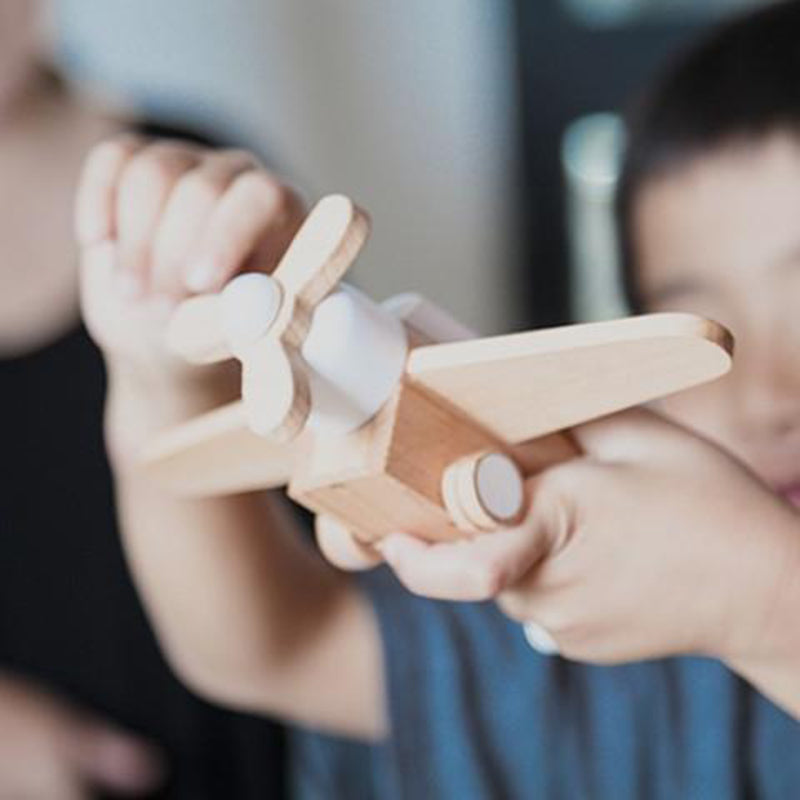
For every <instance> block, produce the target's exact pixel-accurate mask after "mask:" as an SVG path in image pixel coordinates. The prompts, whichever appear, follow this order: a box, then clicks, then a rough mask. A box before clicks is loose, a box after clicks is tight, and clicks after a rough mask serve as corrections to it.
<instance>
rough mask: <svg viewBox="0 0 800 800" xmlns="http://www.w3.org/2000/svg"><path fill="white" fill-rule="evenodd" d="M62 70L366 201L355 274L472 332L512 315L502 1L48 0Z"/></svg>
mask: <svg viewBox="0 0 800 800" xmlns="http://www.w3.org/2000/svg"><path fill="white" fill-rule="evenodd" d="M57 6H58V13H57V24H58V27H59V31H60V40H61V52H62V54H63V61H64V63H65V65H66V66H67V68H68V69H69V70H70V71H72V72H73V74H75V75H76V76H80V77H83V78H87V77H88V78H90V79H92V80H93V81H94V82H95V83H97V84H98V85H100V86H102V87H104V88H109V89H111V90H113V91H114V92H116V93H122V94H124V95H125V96H127V97H130V98H132V99H133V100H134V101H136V102H137V103H138V104H142V103H144V104H146V105H148V106H149V107H151V108H154V109H161V110H168V111H169V112H171V113H172V112H174V113H175V114H177V115H186V116H188V118H189V119H196V120H198V121H200V122H208V121H211V122H212V123H214V124H215V125H216V126H217V127H223V128H230V129H231V130H233V131H236V132H238V133H239V134H240V135H243V136H245V137H246V138H248V140H250V141H253V142H254V143H257V144H258V145H260V146H262V147H263V148H265V149H266V150H268V151H269V152H271V153H272V154H273V156H274V157H275V158H276V159H277V160H278V161H279V162H280V163H281V164H282V165H283V167H284V169H285V170H286V171H287V172H288V173H289V174H290V175H291V176H292V178H293V180H294V181H296V182H299V183H300V185H301V186H302V187H303V188H304V190H305V192H306V193H307V195H308V197H309V198H312V199H313V198H315V197H318V196H319V195H321V194H323V193H327V192H330V191H343V192H347V193H350V194H352V196H353V197H354V198H356V199H357V200H358V201H359V202H361V203H362V204H363V205H365V206H366V207H367V208H368V209H369V211H370V212H371V214H372V216H373V222H374V233H373V239H372V242H371V244H370V246H369V249H368V251H367V253H366V254H365V256H364V258H363V259H362V262H361V264H360V267H359V268H358V270H357V272H356V276H357V279H358V281H359V282H360V283H361V284H362V285H363V286H365V287H366V288H367V289H368V290H369V291H371V292H372V293H373V294H374V295H375V296H376V297H382V296H385V295H387V294H389V293H392V292H395V291H400V290H406V289H414V290H418V291H422V292H423V293H425V294H427V295H429V296H430V297H431V298H432V299H434V300H436V301H438V302H440V303H442V304H444V305H445V306H446V307H448V308H450V309H452V310H453V311H455V312H456V313H457V314H458V315H459V316H460V317H461V318H462V319H463V320H464V321H465V322H467V323H468V324H471V325H473V326H475V327H477V328H478V329H479V330H481V331H482V332H494V331H500V330H505V329H506V328H507V327H508V320H509V317H510V316H511V317H514V316H515V309H514V308H513V305H512V302H511V298H512V297H514V290H515V287H514V286H512V285H511V284H510V282H509V274H510V268H509V263H508V261H509V259H508V254H509V250H510V247H509V235H510V231H509V224H508V219H509V210H510V208H509V203H510V192H509V176H510V174H511V171H512V170H513V168H514V164H513V157H514V154H513V147H512V141H513V136H512V131H513V129H514V125H513V109H514V97H513V76H512V69H513V64H512V60H511V59H512V56H511V53H510V48H509V46H508V41H507V37H508V33H509V26H510V24H511V22H510V19H509V8H508V3H507V2H505V0H435V1H432V0H384V1H383V2H375V0H261V1H259V0H227V1H226V0H206V1H205V2H200V1H199V0H137V1H136V2H130V1H128V2H123V0H103V1H102V2H101V0H58V3H57Z"/></svg>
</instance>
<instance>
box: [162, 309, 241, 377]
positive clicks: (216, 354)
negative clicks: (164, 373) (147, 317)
mask: <svg viewBox="0 0 800 800" xmlns="http://www.w3.org/2000/svg"><path fill="white" fill-rule="evenodd" d="M221 316H222V309H221V298H220V296H219V295H218V294H201V295H198V296H197V297H192V298H190V299H188V300H184V301H183V302H182V303H181V304H180V305H179V306H178V307H177V308H176V309H175V312H174V313H173V315H172V318H171V319H170V321H169V324H168V325H167V331H166V335H165V343H166V347H167V350H169V352H170V353H172V354H173V355H176V356H179V357H180V358H182V359H183V360H184V361H187V362H188V363H190V364H214V363H216V362H217V361H225V360H227V359H229V358H232V353H231V351H230V348H229V347H228V345H227V343H226V342H225V338H224V336H223V333H222V320H221Z"/></svg>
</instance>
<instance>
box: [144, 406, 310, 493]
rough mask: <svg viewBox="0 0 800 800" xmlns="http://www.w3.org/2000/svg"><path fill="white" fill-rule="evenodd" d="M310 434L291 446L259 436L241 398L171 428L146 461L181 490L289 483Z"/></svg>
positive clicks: (164, 480)
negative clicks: (248, 423)
mask: <svg viewBox="0 0 800 800" xmlns="http://www.w3.org/2000/svg"><path fill="white" fill-rule="evenodd" d="M304 439H305V437H301V438H299V439H297V440H295V441H294V442H292V443H291V444H278V443H276V442H273V441H270V440H268V439H265V438H263V437H261V436H257V435H256V434H254V433H253V432H252V431H250V429H249V428H248V427H247V420H246V418H245V412H244V407H243V405H242V403H241V402H236V403H231V404H229V405H226V406H222V407H220V408H217V409H215V410H214V411H210V412H208V413H207V414H203V415H202V416H200V417H197V418H195V419H193V420H190V421H189V422H186V423H184V424H183V425H179V426H177V427H175V428H171V429H169V430H167V431H165V432H163V433H162V434H161V435H159V436H157V437H156V438H155V439H153V440H152V441H151V442H149V443H148V444H147V446H146V447H145V448H144V450H143V453H142V462H143V466H144V468H145V469H146V470H147V472H148V474H149V475H150V477H151V478H152V479H154V480H156V481H158V482H159V483H160V484H161V485H162V486H164V487H165V488H167V489H170V490H171V491H174V492H176V493H178V494H182V495H187V496H203V495H216V494H231V493H236V492H246V491H251V490H256V489H268V488H274V487H278V486H284V485H285V484H287V483H288V482H289V479H290V478H291V475H292V472H293V470H294V467H295V464H296V462H297V459H298V456H299V453H300V452H301V451H302V449H303V447H304V446H305V444H304Z"/></svg>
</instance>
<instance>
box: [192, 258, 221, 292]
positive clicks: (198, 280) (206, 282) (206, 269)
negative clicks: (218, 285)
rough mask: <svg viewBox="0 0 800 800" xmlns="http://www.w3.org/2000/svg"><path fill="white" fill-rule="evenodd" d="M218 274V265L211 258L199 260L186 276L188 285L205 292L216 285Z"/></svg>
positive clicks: (193, 289) (196, 290)
mask: <svg viewBox="0 0 800 800" xmlns="http://www.w3.org/2000/svg"><path fill="white" fill-rule="evenodd" d="M216 276H217V265H216V264H215V263H214V262H213V261H212V260H211V259H202V260H200V261H198V262H197V264H195V265H194V266H193V267H192V268H191V269H190V270H189V274H188V275H187V276H186V286H187V287H188V288H189V289H191V290H192V291H193V292H203V291H205V290H207V289H210V288H211V287H212V286H213V285H214V280H215V278H216Z"/></svg>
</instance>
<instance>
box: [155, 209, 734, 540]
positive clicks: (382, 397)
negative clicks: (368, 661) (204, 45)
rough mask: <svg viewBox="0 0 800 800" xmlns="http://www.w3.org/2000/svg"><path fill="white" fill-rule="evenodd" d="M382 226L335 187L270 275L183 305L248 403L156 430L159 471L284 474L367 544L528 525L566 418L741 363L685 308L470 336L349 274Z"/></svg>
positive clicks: (194, 343)
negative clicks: (238, 367)
mask: <svg viewBox="0 0 800 800" xmlns="http://www.w3.org/2000/svg"><path fill="white" fill-rule="evenodd" d="M368 227H369V226H368V220H367V217H366V215H365V214H364V213H363V212H362V211H360V210H359V209H358V208H357V207H356V206H354V205H353V204H352V202H351V201H350V200H348V199H347V198H345V197H342V196H338V195H334V196H330V197H327V198H325V199H323V200H322V201H320V203H319V204H318V205H317V206H316V207H315V208H314V209H313V210H312V212H311V213H310V214H309V217H308V219H307V220H306V222H305V224H304V225H303V227H302V228H301V229H300V231H299V232H298V234H297V236H296V237H295V240H294V241H293V242H292V244H291V246H290V248H289V249H288V250H287V252H286V254H285V256H284V258H283V259H282V261H281V263H280V264H279V265H278V267H277V269H276V270H275V272H274V273H273V275H272V276H267V275H263V274H246V275H242V276H239V277H238V278H236V279H234V280H233V281H232V282H231V283H230V284H229V285H228V286H227V287H226V288H225V289H224V290H223V292H222V293H221V294H220V295H205V296H201V297H197V298H193V299H191V300H188V301H186V302H185V303H183V305H182V306H181V307H180V308H179V309H178V311H177V312H176V314H175V317H174V318H173V321H172V324H171V326H170V331H169V333H168V345H169V346H170V348H171V349H172V350H173V351H175V352H177V353H178V354H180V355H181V356H182V357H184V358H186V359H188V360H190V361H193V362H196V363H210V362H213V361H218V360H221V359H224V358H230V357H232V356H233V357H236V358H238V359H239V361H240V362H241V364H242V400H241V401H240V402H237V403H233V404H231V405H228V406H224V407H222V408H219V409H216V410H214V411H211V412H209V413H208V414H205V415H203V416H201V417H198V418H196V419H194V420H191V421H189V422H187V423H185V424H183V425H181V426H179V427H177V428H174V429H171V430H168V431H165V432H164V433H162V434H161V435H160V436H159V437H158V438H157V439H156V440H154V441H153V442H151V443H150V444H149V445H148V447H147V448H146V452H145V460H146V463H147V468H148V469H149V470H150V471H151V472H152V474H153V476H154V478H156V479H157V480H159V481H161V482H163V484H164V485H165V486H168V487H171V488H172V489H174V490H175V491H179V492H181V493H186V494H194V495H204V494H220V493H233V492H241V491H250V490H257V489H265V488H275V487H279V486H286V485H288V493H289V495H290V496H291V497H292V498H293V499H294V500H296V501H297V502H299V503H300V504H302V505H304V506H306V507H307V508H309V509H310V510H312V511H314V512H316V513H324V514H327V515H331V516H333V517H335V518H336V519H338V520H339V521H340V522H341V523H342V524H344V525H346V526H347V527H349V528H350V529H351V530H352V531H353V532H354V533H355V534H356V535H357V536H358V537H359V538H360V539H362V540H363V541H365V542H372V541H375V540H377V539H379V538H380V537H382V536H384V535H386V534H388V533H391V532H393V531H397V530H406V531H411V532H414V533H416V534H417V535H420V536H423V537H426V538H429V539H436V538H453V537H457V536H463V535H465V534H467V535H468V534H470V533H474V532H479V531H485V530H491V529H493V528H497V527H500V526H505V525H512V524H514V523H516V522H518V521H519V519H520V517H521V515H522V514H523V512H524V508H525V503H526V497H525V488H524V486H525V485H524V476H525V475H528V474H532V473H535V472H536V471H538V470H540V469H542V468H543V467H545V466H548V465H550V464H553V463H557V462H559V461H563V460H565V459H567V458H571V457H573V456H575V455H577V454H578V450H577V447H576V445H575V443H574V441H573V440H572V438H571V437H570V436H569V433H568V430H569V428H570V427H573V426H575V425H578V424H580V423H582V422H586V421H588V420H591V419H595V418H597V417H600V416H603V415H606V414H609V413H612V412H614V411H619V410H621V409H624V408H627V407H630V406H634V405H638V404H641V403H645V402H648V401H650V400H653V399H655V398H658V397H661V396H663V395H666V394H670V393H672V392H676V391H679V390H682V389H686V388H688V387H690V386H694V385H697V384H700V383H702V382H704V381H708V380H712V379H713V378H716V377H718V376H720V375H722V374H724V373H725V372H726V371H727V370H728V369H729V367H730V363H731V355H730V354H731V349H732V338H731V336H730V334H729V333H728V332H727V331H726V330H725V329H724V328H723V327H722V326H720V325H718V324H716V323H714V322H711V321H708V320H704V319H701V318H698V317H694V316H691V315H687V314H653V315H645V316H640V317H632V318H629V319H622V320H614V321H611V322H603V323H592V324H586V325H575V326H566V327H562V328H555V329H550V330H541V331H528V332H524V333H517V334H510V335H506V336H497V337H490V338H484V339H472V338H469V337H470V334H469V332H468V331H467V330H466V329H464V328H463V326H461V325H459V324H458V323H457V322H455V321H454V320H453V319H452V318H450V317H449V316H448V315H447V314H446V313H445V312H443V311H441V310H440V309H438V308H436V307H435V306H433V305H432V304H430V303H428V302H427V301H425V300H423V299H422V298H418V297H415V296H413V295H402V296H399V297H397V298H393V299H392V300H390V301H387V302H386V303H383V304H380V305H378V304H376V303H374V302H372V301H371V300H370V299H369V298H367V297H365V296H364V295H363V294H361V293H360V292H358V291H356V290H354V289H352V288H350V287H347V286H343V285H340V284H339V281H340V279H341V277H342V276H343V275H344V273H345V272H346V271H347V269H348V268H349V267H350V265H351V264H352V263H353V261H354V260H355V258H356V256H357V255H358V252H359V251H360V249H361V247H362V246H363V244H364V242H365V241H366V237H367V234H368ZM434 342H436V343H434Z"/></svg>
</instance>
